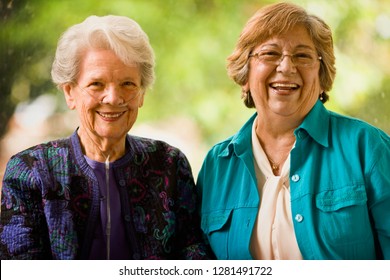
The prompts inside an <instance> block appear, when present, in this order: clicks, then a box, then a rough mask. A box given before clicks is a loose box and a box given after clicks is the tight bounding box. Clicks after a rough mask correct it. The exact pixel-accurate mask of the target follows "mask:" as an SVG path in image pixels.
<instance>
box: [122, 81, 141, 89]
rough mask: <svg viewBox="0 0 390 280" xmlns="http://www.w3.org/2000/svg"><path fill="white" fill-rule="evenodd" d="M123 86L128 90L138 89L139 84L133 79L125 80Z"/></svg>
mask: <svg viewBox="0 0 390 280" xmlns="http://www.w3.org/2000/svg"><path fill="white" fill-rule="evenodd" d="M122 86H123V87H124V88H126V89H127V90H138V86H137V85H136V84H135V83H133V82H132V81H125V82H123V83H122Z"/></svg>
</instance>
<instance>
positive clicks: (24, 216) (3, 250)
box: [0, 154, 51, 260]
mask: <svg viewBox="0 0 390 280" xmlns="http://www.w3.org/2000/svg"><path fill="white" fill-rule="evenodd" d="M34 165H35V158H34V157H32V156H29V155H28V154H19V155H17V156H14V157H12V158H11V159H10V161H9V162H8V164H7V168H6V171H5V174H4V179H3V186H2V196H1V219H0V258H1V259H2V260H4V259H51V251H50V245H49V244H50V243H49V237H48V230H47V226H46V222H45V216H44V212H43V203H42V197H41V192H40V187H39V186H40V180H39V178H37V177H36V175H35V174H36V172H34ZM34 173H35V174H34Z"/></svg>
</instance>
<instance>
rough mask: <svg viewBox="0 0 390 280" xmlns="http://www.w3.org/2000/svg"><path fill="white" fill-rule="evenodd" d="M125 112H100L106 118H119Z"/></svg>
mask: <svg viewBox="0 0 390 280" xmlns="http://www.w3.org/2000/svg"><path fill="white" fill-rule="evenodd" d="M122 114H123V113H117V114H106V113H100V112H99V115H101V116H102V117H104V118H117V117H119V116H121V115H122Z"/></svg>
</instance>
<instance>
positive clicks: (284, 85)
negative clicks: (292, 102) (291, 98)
mask: <svg viewBox="0 0 390 280" xmlns="http://www.w3.org/2000/svg"><path fill="white" fill-rule="evenodd" d="M270 86H271V87H272V88H274V89H280V90H294V89H297V88H299V85H297V84H293V83H291V84H290V83H272V84H270Z"/></svg>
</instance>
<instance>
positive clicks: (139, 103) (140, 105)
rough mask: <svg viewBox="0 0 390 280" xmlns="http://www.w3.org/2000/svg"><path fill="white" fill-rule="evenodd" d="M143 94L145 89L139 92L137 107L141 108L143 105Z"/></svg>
mask: <svg viewBox="0 0 390 280" xmlns="http://www.w3.org/2000/svg"><path fill="white" fill-rule="evenodd" d="M145 94H146V91H144V92H141V96H140V98H139V102H138V108H141V107H142V106H143V105H144V100H145Z"/></svg>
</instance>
